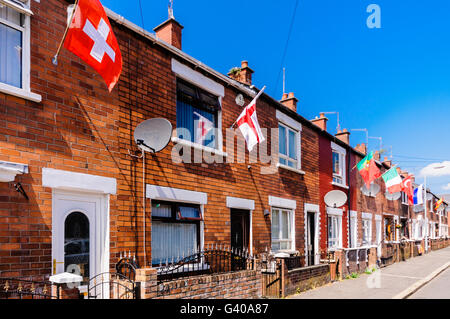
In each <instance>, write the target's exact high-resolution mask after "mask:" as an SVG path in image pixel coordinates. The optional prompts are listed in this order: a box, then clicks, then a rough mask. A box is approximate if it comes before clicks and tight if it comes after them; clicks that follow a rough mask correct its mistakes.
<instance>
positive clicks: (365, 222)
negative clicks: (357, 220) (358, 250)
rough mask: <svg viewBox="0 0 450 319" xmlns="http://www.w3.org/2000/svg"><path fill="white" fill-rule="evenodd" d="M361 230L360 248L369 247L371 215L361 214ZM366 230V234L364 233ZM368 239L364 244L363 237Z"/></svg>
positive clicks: (370, 242) (370, 241)
mask: <svg viewBox="0 0 450 319" xmlns="http://www.w3.org/2000/svg"><path fill="white" fill-rule="evenodd" d="M361 228H362V234H363V236H362V242H361V245H362V246H371V245H372V214H370V213H362V219H361ZM365 230H367V233H366V232H365ZM366 235H367V237H368V241H367V242H366V243H365V242H364V240H365V237H366Z"/></svg>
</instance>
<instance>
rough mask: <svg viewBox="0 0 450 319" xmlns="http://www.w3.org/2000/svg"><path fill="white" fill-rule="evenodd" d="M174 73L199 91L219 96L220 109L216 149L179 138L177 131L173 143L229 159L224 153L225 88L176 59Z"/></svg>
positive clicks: (173, 63)
mask: <svg viewBox="0 0 450 319" xmlns="http://www.w3.org/2000/svg"><path fill="white" fill-rule="evenodd" d="M171 62H172V72H173V73H175V74H176V76H177V77H179V78H181V79H183V80H185V81H187V82H189V83H190V84H192V85H194V86H196V87H197V88H199V89H202V90H205V91H207V92H208V93H211V94H213V95H215V96H217V98H218V100H219V104H220V109H219V110H217V129H215V130H216V133H217V135H216V139H217V143H216V147H215V148H213V147H208V146H204V145H201V144H198V143H195V142H191V141H188V140H184V139H181V138H178V136H177V130H173V135H172V139H171V140H172V142H173V143H177V144H181V145H184V146H187V147H191V148H194V149H198V150H201V151H205V152H209V153H214V154H216V155H218V156H223V157H227V156H228V154H227V153H226V152H224V149H223V134H222V106H223V104H222V100H223V98H224V97H225V87H224V86H223V85H221V84H219V83H217V82H215V81H214V80H211V79H210V78H208V77H206V76H204V75H203V74H201V73H200V72H198V71H195V70H193V69H191V68H190V67H188V66H187V65H185V64H183V63H181V62H178V61H177V60H176V59H174V58H172V61H171Z"/></svg>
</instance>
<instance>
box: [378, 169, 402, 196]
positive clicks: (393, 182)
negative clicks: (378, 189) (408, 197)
mask: <svg viewBox="0 0 450 319" xmlns="http://www.w3.org/2000/svg"><path fill="white" fill-rule="evenodd" d="M382 177H383V180H384V182H385V184H386V188H387V190H388V192H389V193H391V194H394V193H397V192H401V190H402V178H401V177H400V175H399V174H398V172H397V168H396V167H393V168H391V169H390V170H388V171H387V172H386V173H384V174H383V175H382Z"/></svg>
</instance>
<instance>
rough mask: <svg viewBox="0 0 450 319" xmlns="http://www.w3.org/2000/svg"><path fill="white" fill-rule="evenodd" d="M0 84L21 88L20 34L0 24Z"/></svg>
mask: <svg viewBox="0 0 450 319" xmlns="http://www.w3.org/2000/svg"><path fill="white" fill-rule="evenodd" d="M0 82H2V83H6V84H9V85H12V86H15V87H19V88H21V87H22V32H20V31H18V30H16V29H13V28H11V27H9V26H6V25H5V24H2V23H0Z"/></svg>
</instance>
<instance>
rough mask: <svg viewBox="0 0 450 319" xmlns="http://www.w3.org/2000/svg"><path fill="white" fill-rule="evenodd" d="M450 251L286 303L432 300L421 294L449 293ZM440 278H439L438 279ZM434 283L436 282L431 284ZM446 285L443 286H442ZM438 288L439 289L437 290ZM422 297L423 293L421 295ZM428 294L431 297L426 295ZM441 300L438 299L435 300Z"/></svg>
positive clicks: (415, 259) (406, 262)
mask: <svg viewBox="0 0 450 319" xmlns="http://www.w3.org/2000/svg"><path fill="white" fill-rule="evenodd" d="M449 267H450V247H447V248H444V249H440V250H436V251H432V252H430V253H428V254H425V255H423V256H418V257H414V258H410V259H408V260H407V261H403V262H399V263H395V264H392V265H390V266H387V267H384V268H381V269H378V270H376V271H375V272H374V273H372V274H370V275H368V274H360V275H359V277H358V278H354V279H353V278H352V279H343V280H341V281H338V282H334V283H331V284H328V285H326V286H322V287H319V288H316V289H313V290H309V291H306V292H303V293H300V294H296V295H292V296H288V297H287V298H289V299H404V298H407V297H413V298H433V297H427V296H428V295H427V294H426V292H424V291H428V290H433V289H435V288H438V289H444V287H445V289H446V290H447V291H448V290H449V289H448V287H449V283H450V281H449V280H447V281H444V283H443V282H441V280H440V278H441V276H442V277H443V278H447V276H448V277H450V271H449ZM438 276H439V277H438ZM433 279H435V280H433ZM445 283H446V284H445ZM439 287H441V288H439ZM422 293H425V295H424V294H422ZM428 293H430V292H429V291H428ZM434 298H440V297H434Z"/></svg>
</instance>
